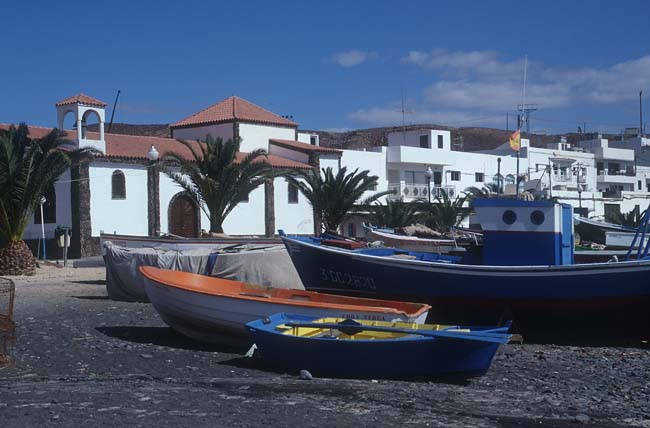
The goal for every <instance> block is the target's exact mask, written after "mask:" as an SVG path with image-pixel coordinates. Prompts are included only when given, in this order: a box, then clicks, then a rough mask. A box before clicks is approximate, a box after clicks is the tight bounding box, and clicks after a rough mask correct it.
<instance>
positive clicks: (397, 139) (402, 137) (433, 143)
mask: <svg viewBox="0 0 650 428" xmlns="http://www.w3.org/2000/svg"><path fill="white" fill-rule="evenodd" d="M422 135H427V136H428V137H429V148H430V149H433V150H450V148H451V133H450V132H449V131H442V130H438V129H420V130H417V131H406V132H401V131H397V132H391V133H389V134H388V146H389V147H393V146H410V147H420V136H422ZM439 135H440V136H442V148H440V147H438V136H439Z"/></svg>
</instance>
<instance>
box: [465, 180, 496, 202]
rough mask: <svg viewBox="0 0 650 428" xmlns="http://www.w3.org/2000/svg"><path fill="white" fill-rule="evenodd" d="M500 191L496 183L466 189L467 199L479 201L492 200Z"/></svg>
mask: <svg viewBox="0 0 650 428" xmlns="http://www.w3.org/2000/svg"><path fill="white" fill-rule="evenodd" d="M498 190H499V185H498V184H496V183H487V184H484V185H483V187H476V186H472V187H468V188H467V189H465V194H466V195H467V199H469V200H472V199H479V198H491V197H493V196H495V195H496V194H497V192H498Z"/></svg>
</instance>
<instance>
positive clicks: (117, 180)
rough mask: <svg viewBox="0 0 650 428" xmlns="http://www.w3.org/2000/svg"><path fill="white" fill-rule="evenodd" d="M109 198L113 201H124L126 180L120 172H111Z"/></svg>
mask: <svg viewBox="0 0 650 428" xmlns="http://www.w3.org/2000/svg"><path fill="white" fill-rule="evenodd" d="M111 196H112V198H113V199H126V179H125V178H124V173H123V172H122V171H120V170H119V169H118V170H115V171H113V176H112V177H111Z"/></svg>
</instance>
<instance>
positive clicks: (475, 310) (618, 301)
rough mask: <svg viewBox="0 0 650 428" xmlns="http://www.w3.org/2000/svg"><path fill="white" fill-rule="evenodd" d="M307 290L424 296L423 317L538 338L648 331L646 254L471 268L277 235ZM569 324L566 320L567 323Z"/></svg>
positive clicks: (648, 267) (649, 262)
mask: <svg viewBox="0 0 650 428" xmlns="http://www.w3.org/2000/svg"><path fill="white" fill-rule="evenodd" d="M283 240H284V243H285V245H286V247H287V250H288V251H289V254H290V256H291V259H292V260H293V263H294V265H295V267H296V270H297V271H298V274H299V275H300V278H301V280H302V282H303V284H304V286H305V288H306V289H308V290H313V291H321V292H328V293H340V294H347V295H357V296H365V297H376V298H386V299H398V300H408V301H416V302H425V303H428V304H430V305H432V307H433V308H432V310H431V311H430V312H429V313H430V316H429V319H430V320H432V321H434V322H441V323H453V324H494V323H498V322H499V321H500V320H504V319H513V318H514V320H515V325H516V327H517V329H518V331H519V332H521V333H524V334H528V335H533V336H536V335H538V333H547V332H549V331H551V330H553V331H556V332H557V330H559V329H561V330H562V331H563V333H565V334H566V335H571V334H572V332H575V333H576V334H577V335H584V334H585V333H593V334H595V335H602V334H605V333H607V334H610V333H611V334H618V335H621V337H634V338H636V337H648V336H649V335H650V310H649V309H650V260H646V261H631V262H617V263H595V264H582V265H569V266H532V267H527V266H515V267H506V266H469V265H455V264H444V263H430V262H421V261H415V260H400V259H392V258H387V257H374V256H369V255H365V254H360V253H358V252H354V251H346V250H340V249H334V248H328V247H325V246H320V245H317V244H312V243H308V242H304V241H301V240H298V239H294V238H287V237H284V238H283ZM567 323H568V324H567Z"/></svg>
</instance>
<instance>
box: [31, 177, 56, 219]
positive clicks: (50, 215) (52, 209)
mask: <svg viewBox="0 0 650 428" xmlns="http://www.w3.org/2000/svg"><path fill="white" fill-rule="evenodd" d="M43 196H45V203H44V204H43V223H45V224H48V223H56V192H55V191H54V186H52V187H50V188H49V189H47V191H46V192H45V195H43ZM34 224H41V206H40V205H36V211H35V212H34Z"/></svg>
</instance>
